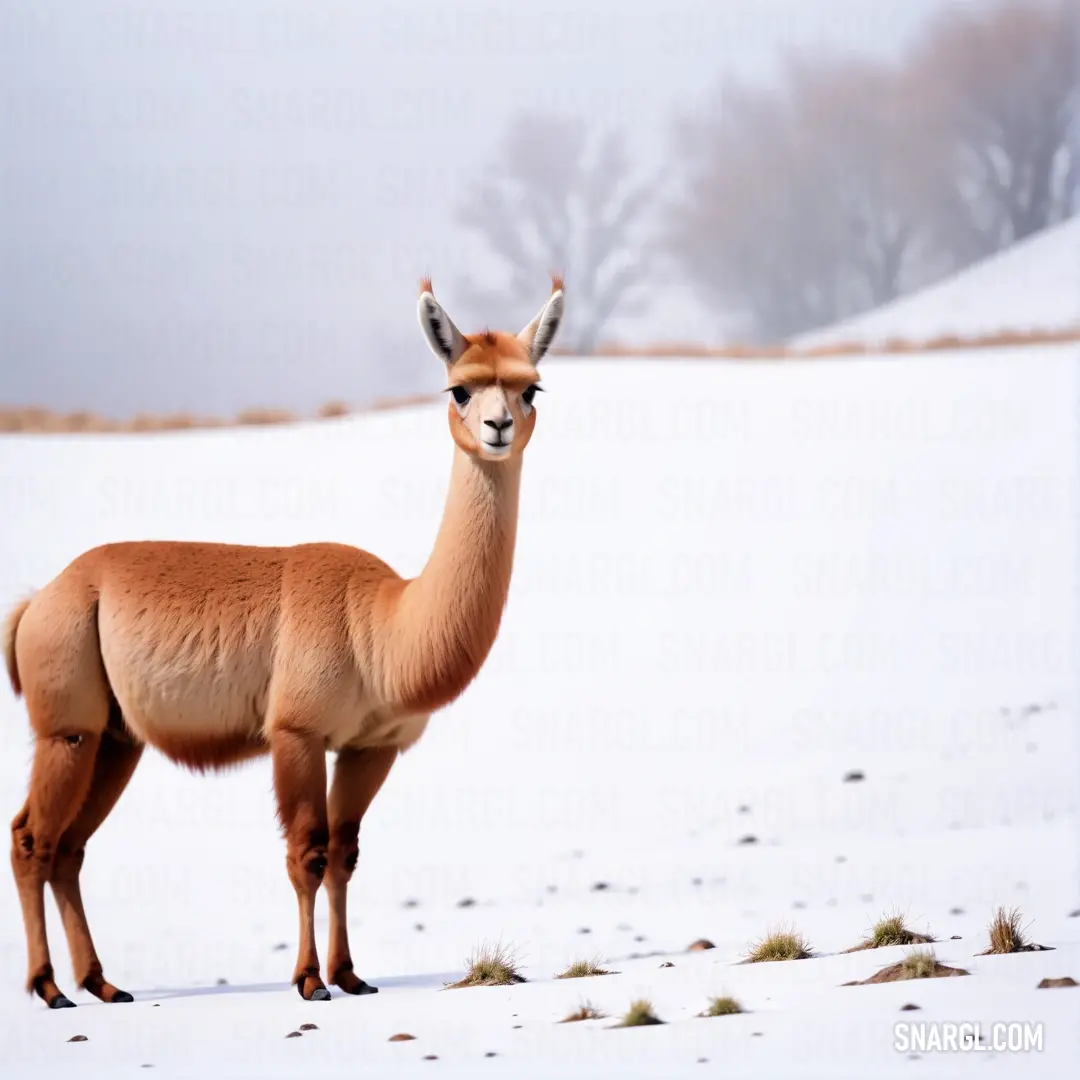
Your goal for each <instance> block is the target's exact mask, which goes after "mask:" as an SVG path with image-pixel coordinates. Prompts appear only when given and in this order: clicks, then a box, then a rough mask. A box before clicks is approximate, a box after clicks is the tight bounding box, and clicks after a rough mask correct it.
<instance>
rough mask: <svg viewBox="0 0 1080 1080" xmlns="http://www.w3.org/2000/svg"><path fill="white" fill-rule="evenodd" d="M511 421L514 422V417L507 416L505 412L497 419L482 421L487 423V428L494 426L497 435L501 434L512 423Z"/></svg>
mask: <svg viewBox="0 0 1080 1080" xmlns="http://www.w3.org/2000/svg"><path fill="white" fill-rule="evenodd" d="M513 422H514V418H513V417H512V416H508V415H507V414H505V413H504V414H503V416H502V418H501V419H499V420H485V421H484V423H485V424H487V426H488V427H489V428H494V429H495V431H496V432H497V433H498V434H499V435H501V434H502V433H503V432H504V431H505V430H506V429H507V428H508V427H510V425H511V424H513Z"/></svg>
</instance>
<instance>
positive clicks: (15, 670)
mask: <svg viewBox="0 0 1080 1080" xmlns="http://www.w3.org/2000/svg"><path fill="white" fill-rule="evenodd" d="M29 606H30V598H29V597H27V598H26V599H25V600H21V601H20V602H19V603H17V604H16V605H15V606H14V607H13V608H12V609H11V612H10V614H9V615H8V617H7V618H6V619H5V620H4V630H3V641H2V644H3V647H4V661H5V663H6V664H7V672H8V679H9V680H10V681H11V689H12V690H13V691H14V692H15V696H16V697H18V696H19V695H20V694H21V693H22V683H21V682H20V681H19V664H18V661H17V660H16V659H15V632H16V631H17V630H18V629H19V622H20V621H21V620H22V617H23V616H24V615H25V614H26V609H27V608H28V607H29Z"/></svg>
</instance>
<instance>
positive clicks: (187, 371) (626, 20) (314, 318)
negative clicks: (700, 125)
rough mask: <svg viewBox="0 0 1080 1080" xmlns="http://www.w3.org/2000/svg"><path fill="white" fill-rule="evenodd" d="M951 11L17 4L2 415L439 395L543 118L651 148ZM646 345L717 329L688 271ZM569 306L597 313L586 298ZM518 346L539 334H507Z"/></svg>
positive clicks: (493, 275) (1, 151) (486, 315)
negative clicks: (507, 126)
mask: <svg viewBox="0 0 1080 1080" xmlns="http://www.w3.org/2000/svg"><path fill="white" fill-rule="evenodd" d="M948 3H949V0H683V2H679V3H675V4H672V5H670V6H669V5H665V4H660V3H644V2H637V3H619V2H616V0H603V2H594V3H586V2H583V0H582V2H577V3H575V2H573V0H564V3H562V4H551V3H546V2H538V0H506V2H504V3H501V4H496V3H493V2H490V0H489V2H486V3H481V2H478V0H430V2H429V0H425V2H414V3H395V2H387V3H375V2H372V0H363V2H349V3H345V2H343V3H327V2H322V0H319V2H315V0H296V2H283V0H278V2H275V3H272V4H271V3H267V4H263V3H251V4H248V3H243V4H226V3H222V2H217V3H210V2H204V3H192V2H182V0H155V2H154V3H153V4H148V3H134V2H129V3H109V2H104V0H80V2H79V3H77V4H75V3H71V2H70V0H22V2H10V0H5V2H4V3H3V4H2V5H0V94H2V109H0V404H8V405H29V404H41V405H45V406H48V407H51V408H57V409H75V408H91V409H95V410H97V411H100V412H104V413H106V414H109V415H114V416H124V415H128V414H130V413H132V412H135V411H137V410H150V411H157V412H162V411H177V410H190V411H195V412H201V413H217V414H223V413H231V412H234V411H235V410H237V409H238V408H242V407H246V406H252V405H268V406H284V407H291V408H295V409H299V410H305V411H306V410H310V409H312V408H313V407H315V406H316V405H318V404H320V403H322V402H324V401H327V400H329V399H331V398H344V399H346V400H348V401H351V402H353V403H362V402H364V401H369V400H371V399H372V398H375V397H378V396H382V395H393V394H399V393H405V392H412V391H416V390H425V389H433V388H437V387H438V386H440V385H441V382H440V380H441V377H442V371H441V370H440V366H439V364H438V362H437V361H436V360H435V359H434V358H433V357H432V356H431V354H430V353H429V352H428V351H427V347H426V345H425V344H424V342H423V339H422V337H421V335H420V331H419V328H418V327H417V323H416V316H415V298H416V283H417V280H418V278H420V277H421V276H423V275H424V274H431V275H432V276H433V277H434V279H435V289H436V293H437V294H438V295H439V297H440V299H441V300H442V301H443V302H444V304H445V305H446V307H447V308H448V310H449V311H450V313H451V315H452V317H453V318H454V319H455V321H457V323H458V324H459V326H460V327H461V329H462V330H464V331H466V332H468V331H470V330H473V329H478V328H479V327H480V326H483V325H487V324H493V325H498V324H499V323H500V321H502V322H503V323H509V322H513V323H514V324H524V323H525V322H527V321H528V319H529V318H530V317H531V316H532V315H533V313H534V311H533V308H536V307H539V305H540V303H541V302H542V300H543V298H544V296H545V295H546V292H547V287H548V285H547V282H546V281H544V280H538V281H537V283H536V302H535V304H530V305H528V306H527V307H525V308H524V309H522V310H519V311H509V312H500V313H496V314H493V313H492V312H490V311H475V310H471V309H470V308H469V306H468V304H467V303H466V302H465V300H464V297H463V296H460V295H457V294H456V293H455V280H459V281H460V280H461V279H462V278H463V276H464V275H465V274H468V275H469V276H470V277H472V278H473V279H474V281H476V282H478V283H480V284H482V285H484V286H490V287H497V286H498V283H499V276H500V273H501V267H500V263H499V262H498V260H497V259H494V258H492V257H491V256H490V255H489V254H488V253H487V252H486V250H485V249H484V248H483V247H482V246H481V245H480V242H479V241H478V240H477V239H475V238H474V237H473V236H471V234H469V233H467V232H465V231H463V230H462V229H461V228H460V227H459V226H458V225H457V224H456V222H455V221H454V217H453V208H454V205H455V203H456V202H457V201H458V200H459V198H460V196H461V194H462V191H463V190H464V187H465V186H466V185H467V184H468V183H469V181H470V179H471V178H473V177H475V176H476V175H477V174H478V173H479V172H480V171H481V170H483V169H484V168H487V167H489V166H490V165H491V161H492V155H493V153H494V150H495V146H496V144H497V141H498V138H499V134H500V132H501V130H502V127H503V125H504V123H505V122H506V121H507V119H508V117H509V116H510V115H511V113H512V112H514V111H516V110H517V109H519V108H523V107H528V108H532V109H536V108H543V109H550V110H555V111H566V112H573V113H575V114H579V115H586V116H588V117H590V118H592V119H595V121H596V122H597V124H598V125H614V126H618V127H620V128H622V129H624V130H626V131H627V132H628V134H629V135H630V136H631V138H632V141H633V146H634V148H635V150H636V151H637V153H638V155H639V156H640V159H641V160H642V162H643V163H644V164H645V165H648V166H651V167H656V166H657V165H660V164H661V163H662V162H663V161H664V154H665V152H666V148H667V129H668V124H669V121H670V119H671V118H672V116H673V113H674V112H675V111H676V110H682V111H686V110H690V109H694V108H695V107H697V106H698V105H700V104H701V103H702V102H703V101H704V98H705V95H706V94H707V92H708V91H709V90H710V89H711V88H712V87H713V86H714V85H715V83H716V81H717V79H718V78H719V77H720V76H723V75H728V74H731V73H733V72H740V73H743V74H746V75H749V76H753V77H760V78H768V77H769V76H770V73H771V72H772V71H773V70H774V69H775V65H776V64H777V63H778V62H779V61H780V59H781V57H782V54H783V51H784V50H792V49H797V50H810V51H813V50H821V49H829V50H838V51H856V52H860V53H866V52H873V53H878V54H889V53H890V52H893V51H895V50H897V49H898V48H899V47H900V46H902V45H903V44H904V43H905V42H906V41H907V40H908V39H909V37H910V35H911V34H912V33H913V32H914V31H915V30H916V29H918V28H919V27H920V26H921V25H922V24H923V22H924V20H925V18H926V16H927V14H928V13H930V12H936V11H940V10H941V9H942V8H944V7H946V6H948ZM654 292H655V295H656V304H655V306H654V310H653V312H652V314H651V315H649V316H648V317H647V318H644V319H641V320H638V322H636V323H626V324H623V325H620V326H619V327H617V328H616V329H617V330H618V331H619V332H620V333H621V335H622V336H625V337H627V338H635V337H636V338H639V339H652V340H658V339H660V340H662V339H665V338H667V339H672V338H675V339H679V340H687V339H699V340H701V339H707V338H708V339H712V340H716V338H717V336H718V334H719V332H720V323H719V320H718V316H717V314H716V313H711V312H708V311H705V310H703V309H701V308H700V307H698V306H696V304H695V303H694V302H693V301H692V300H691V299H690V298H689V297H688V295H687V294H686V292H685V291H684V290H683V289H681V288H679V287H678V286H677V285H676V284H674V283H671V282H668V281H662V280H661V281H657V282H655V283H654ZM568 303H573V297H572V294H569V295H568ZM505 328H507V329H512V330H516V329H518V328H519V326H518V325H506V327H505Z"/></svg>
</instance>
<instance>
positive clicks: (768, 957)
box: [742, 927, 814, 964]
mask: <svg viewBox="0 0 1080 1080" xmlns="http://www.w3.org/2000/svg"><path fill="white" fill-rule="evenodd" d="M813 955H814V953H813V950H812V949H811V947H810V942H808V941H807V940H806V938H804V937H803V936H802V934H800V933H799V932H798V931H797V930H796V929H795V928H794V927H792V928H791V929H787V930H785V929H780V928H778V929H776V930H770V931H769V932H768V933H767V934H766V935H765V937H763V938H761V939H760V940H759V941H755V942H752V943H751V945H750V952H749V953H748V954H747V957H746V959H745V960H744V961H742V962H743V963H744V964H762V963H768V962H771V961H776V960H809V959H810V957H811V956H813Z"/></svg>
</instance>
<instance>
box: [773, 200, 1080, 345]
mask: <svg viewBox="0 0 1080 1080" xmlns="http://www.w3.org/2000/svg"><path fill="white" fill-rule="evenodd" d="M1062 329H1076V330H1080V216H1078V217H1074V218H1072V219H1070V220H1069V221H1066V222H1064V223H1063V224H1061V225H1057V226H1054V227H1052V228H1049V229H1046V230H1044V231H1043V232H1041V233H1039V234H1037V235H1035V236H1033V237H1030V238H1029V239H1028V240H1025V241H1023V242H1022V243H1019V244H1016V245H1015V246H1013V247H1011V248H1008V249H1006V250H1005V251H1002V252H999V253H998V254H996V255H994V256H993V257H991V258H989V259H986V260H984V261H982V262H979V263H976V264H975V265H974V266H971V267H969V268H968V269H966V270H963V271H961V272H960V273H958V274H955V275H954V276H952V277H949V278H946V279H945V280H943V281H939V282H937V283H936V284H934V285H932V286H930V287H929V288H926V289H921V290H919V291H918V292H915V293H912V294H911V295H909V296H903V297H900V299H898V300H894V301H893V302H892V303H890V304H885V305H884V306H882V307H880V308H876V309H875V310H873V311H869V312H866V313H865V314H863V315H858V316H856V317H854V318H852V319H847V320H845V321H844V322H840V323H836V324H835V325H833V326H828V327H825V328H823V329H820V330H814V331H811V332H810V333H806V334H801V335H799V336H797V337H795V338H793V339H792V341H791V344H792V345H794V346H797V347H804V346H805V347H814V346H819V345H829V344H834V343H836V342H847V341H856V342H868V343H870V344H874V345H877V344H881V343H883V342H885V341H887V340H889V339H890V338H900V339H903V340H907V341H928V340H930V339H932V338H938V337H944V336H947V335H955V336H958V337H962V338H977V337H982V336H984V335H990V334H995V333H999V332H1001V331H1014V332H1028V331H1033V330H1034V331H1039V330H1062Z"/></svg>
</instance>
